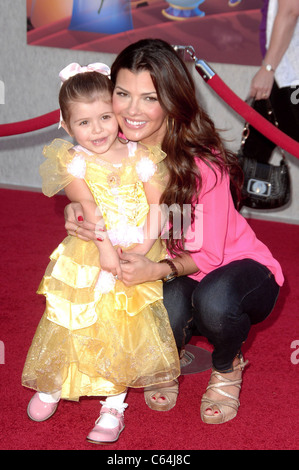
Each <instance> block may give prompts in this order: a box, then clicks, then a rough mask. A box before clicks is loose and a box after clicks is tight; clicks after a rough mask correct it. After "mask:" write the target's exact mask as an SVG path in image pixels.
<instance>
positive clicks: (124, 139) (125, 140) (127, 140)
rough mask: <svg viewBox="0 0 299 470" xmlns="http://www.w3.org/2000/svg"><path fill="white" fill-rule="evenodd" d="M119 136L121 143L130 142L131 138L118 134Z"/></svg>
mask: <svg viewBox="0 0 299 470" xmlns="http://www.w3.org/2000/svg"><path fill="white" fill-rule="evenodd" d="M117 138H118V140H119V142H120V143H121V144H127V143H128V142H129V139H126V138H125V137H122V136H121V135H118V136H117Z"/></svg>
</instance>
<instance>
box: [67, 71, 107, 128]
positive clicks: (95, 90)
mask: <svg viewBox="0 0 299 470" xmlns="http://www.w3.org/2000/svg"><path fill="white" fill-rule="evenodd" d="M113 88H114V86H113V83H112V82H111V80H110V79H109V78H108V77H107V76H106V75H103V74H101V73H99V72H84V73H78V74H77V75H74V76H73V77H70V78H68V79H67V80H66V81H65V82H63V84H62V86H61V88H60V92H59V106H60V109H61V114H62V118H63V120H64V122H65V123H66V125H67V126H69V122H70V109H69V105H70V103H72V102H74V101H87V102H90V103H92V102H93V101H94V100H95V99H96V98H98V96H99V95H101V96H105V95H107V96H108V97H109V99H110V98H111V97H112V93H113Z"/></svg>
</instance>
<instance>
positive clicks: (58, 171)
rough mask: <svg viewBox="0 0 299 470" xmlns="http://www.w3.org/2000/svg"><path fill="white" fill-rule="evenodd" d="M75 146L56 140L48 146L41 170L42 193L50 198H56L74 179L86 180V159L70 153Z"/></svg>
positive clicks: (44, 151)
mask: <svg viewBox="0 0 299 470" xmlns="http://www.w3.org/2000/svg"><path fill="white" fill-rule="evenodd" d="M72 148H73V144H72V143H70V142H68V141H66V140H63V139H55V140H53V141H52V142H51V144H49V145H46V146H45V147H44V150H43V154H44V156H45V158H46V160H45V161H44V162H43V163H42V164H41V166H40V168H39V172H40V175H41V177H42V191H43V193H44V194H45V195H46V196H48V197H51V196H54V194H57V193H59V191H61V190H62V189H63V188H65V187H66V186H67V185H68V184H69V183H71V182H72V181H73V179H74V178H84V176H85V170H86V161H85V159H84V157H83V156H82V155H80V154H76V153H75V152H70V150H71V149H72Z"/></svg>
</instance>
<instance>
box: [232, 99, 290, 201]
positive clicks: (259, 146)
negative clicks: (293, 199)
mask: <svg viewBox="0 0 299 470" xmlns="http://www.w3.org/2000/svg"><path fill="white" fill-rule="evenodd" d="M263 101H265V100H263ZM267 106H268V111H267V117H268V120H270V122H272V123H274V124H275V125H276V126H278V123H277V121H276V119H275V116H274V113H273V110H272V109H271V104H270V102H269V101H268V100H267ZM251 130H252V127H251V126H250V125H249V124H248V123H246V124H245V126H244V129H243V134H242V142H241V147H240V149H239V152H238V154H237V156H238V160H239V165H240V167H241V168H242V170H243V174H244V181H243V186H242V191H241V203H240V208H241V207H242V206H246V207H251V208H252V209H275V208H278V207H282V206H284V205H286V204H287V203H288V202H289V200H290V196H291V182H290V173H289V167H288V165H287V162H286V158H285V155H284V152H283V151H282V149H280V151H281V155H282V158H281V161H280V164H279V165H273V164H271V163H267V160H268V159H269V157H270V156H271V154H269V148H272V150H271V153H272V151H273V149H274V148H275V144H272V143H271V142H270V141H268V142H267V141H266V140H267V139H266V138H265V137H264V136H263V135H262V134H260V133H258V132H257V131H256V132H254V133H253V136H252V137H250V136H251ZM260 152H261V153H260ZM267 152H268V153H267ZM259 153H260V155H259Z"/></svg>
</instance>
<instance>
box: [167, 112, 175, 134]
mask: <svg viewBox="0 0 299 470" xmlns="http://www.w3.org/2000/svg"><path fill="white" fill-rule="evenodd" d="M174 129H175V119H174V117H170V116H168V117H167V119H166V130H167V132H168V133H169V134H171V133H172V132H173V131H174Z"/></svg>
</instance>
